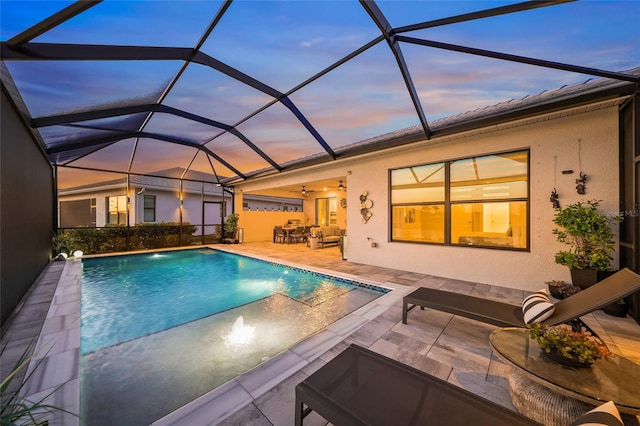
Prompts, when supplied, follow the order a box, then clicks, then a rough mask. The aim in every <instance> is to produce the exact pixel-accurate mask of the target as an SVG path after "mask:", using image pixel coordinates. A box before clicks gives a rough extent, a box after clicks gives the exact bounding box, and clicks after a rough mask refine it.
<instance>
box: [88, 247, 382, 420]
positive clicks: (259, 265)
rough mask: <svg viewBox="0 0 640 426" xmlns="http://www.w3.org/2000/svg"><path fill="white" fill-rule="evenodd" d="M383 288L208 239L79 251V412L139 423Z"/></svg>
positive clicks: (246, 367)
mask: <svg viewBox="0 0 640 426" xmlns="http://www.w3.org/2000/svg"><path fill="white" fill-rule="evenodd" d="M213 265H217V267H219V268H220V269H218V270H215V269H214V266H213ZM237 276H241V277H244V278H246V279H244V280H241V279H238V278H237ZM150 277H151V278H150ZM185 277H191V278H194V277H195V280H186V279H185ZM88 278H91V279H92V284H89V283H88ZM114 278H115V280H113V279H114ZM141 278H142V281H141V283H138V281H139V280H140V279H141ZM149 278H150V279H149ZM94 280H95V283H93V281H94ZM109 281H111V283H109ZM96 283H97V285H96ZM166 288H169V289H168V290H166ZM165 290H166V291H165ZM222 290H229V291H222ZM385 291H386V289H383V288H379V287H377V288H376V287H375V286H367V285H361V284H359V283H357V282H353V281H350V280H344V279H335V278H333V277H330V276H327V275H323V274H318V273H310V272H308V271H304V270H301V269H297V268H291V267H285V266H282V265H278V264H273V263H271V262H265V261H260V260H256V259H252V258H248V257H245V256H238V255H232V254H228V253H224V252H220V251H218V250H211V249H198V250H181V251H176V252H161V253H156V254H145V255H127V256H117V257H108V258H95V259H85V260H83V289H82V328H81V330H82V331H81V335H82V344H81V347H82V354H83V356H82V359H81V412H82V415H83V417H85V418H86V419H90V422H91V424H92V425H93V424H95V425H101V424H116V423H117V424H149V423H151V422H152V421H154V420H156V419H158V418H160V417H162V416H164V415H165V414H167V413H169V412H171V411H173V410H175V409H176V408H178V407H180V406H182V405H184V404H186V403H188V402H189V401H191V400H193V399H195V398H197V397H198V396H200V395H202V394H204V393H206V392H208V391H210V390H211V389H213V388H215V387H217V386H219V385H221V384H223V383H225V382H227V381H229V380H231V379H233V378H234V377H236V376H238V375H240V374H243V373H244V372H246V371H248V370H250V369H252V368H253V367H255V366H257V365H259V364H260V363H262V362H264V361H265V360H268V359H270V358H271V357H273V356H275V355H277V354H278V353H280V352H282V351H283V350H285V349H286V348H288V347H291V346H292V345H294V344H296V343H297V342H300V341H301V340H303V339H305V338H306V337H307V336H310V335H312V334H314V333H317V332H318V331H320V330H322V329H323V328H325V327H327V326H328V325H329V324H331V323H332V322H334V321H336V320H337V319H339V318H341V317H342V316H344V315H346V314H348V313H349V312H352V311H353V310H355V309H357V308H359V307H361V306H363V305H365V304H367V303H369V302H370V301H372V300H374V299H375V298H377V297H379V296H380V295H382V294H383V293H384V292H385ZM227 293H229V294H227ZM162 294H165V295H168V296H169V300H164V299H163V298H162V297H161V296H162ZM153 306H155V307H153ZM109 311H110V312H112V313H111V314H107V312H109ZM114 312H115V314H114ZM114 316H115V317H114ZM132 405H133V406H135V407H137V408H136V409H135V410H126V411H123V410H114V409H113V407H126V406H132Z"/></svg>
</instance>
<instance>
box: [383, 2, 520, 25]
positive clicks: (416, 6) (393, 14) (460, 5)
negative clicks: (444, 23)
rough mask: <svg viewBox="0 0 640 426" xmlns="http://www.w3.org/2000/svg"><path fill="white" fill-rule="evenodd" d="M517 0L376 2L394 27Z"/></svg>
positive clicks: (508, 3)
mask: <svg viewBox="0 0 640 426" xmlns="http://www.w3.org/2000/svg"><path fill="white" fill-rule="evenodd" d="M514 3H518V2H517V1H498V0H495V1H494V0H489V1H481V0H473V1H468V0H467V1H464V0H462V1H414V0H395V1H378V2H377V3H376V4H377V5H378V7H379V8H380V10H381V11H382V13H384V15H385V16H386V17H387V20H388V21H389V23H390V24H391V25H392V26H393V27H394V28H397V27H402V26H405V25H413V24H416V23H421V22H426V21H433V20H436V19H444V18H447V17H450V16H456V15H462V14H465V13H473V12H477V11H480V10H484V9H491V8H495V7H501V6H507V5H511V4H514Z"/></svg>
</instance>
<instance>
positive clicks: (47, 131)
mask: <svg viewBox="0 0 640 426" xmlns="http://www.w3.org/2000/svg"><path fill="white" fill-rule="evenodd" d="M40 134H41V135H42V137H43V138H44V139H45V140H46V141H47V146H48V147H49V148H52V149H55V148H60V147H64V146H66V145H74V144H77V143H80V142H85V141H87V140H91V141H98V140H101V139H103V138H108V137H113V136H118V135H120V134H121V132H115V131H109V130H96V129H86V128H83V127H73V126H49V127H43V128H41V129H40Z"/></svg>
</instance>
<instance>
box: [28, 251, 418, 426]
mask: <svg viewBox="0 0 640 426" xmlns="http://www.w3.org/2000/svg"><path fill="white" fill-rule="evenodd" d="M202 248H209V249H213V250H219V251H222V252H227V253H231V254H235V255H241V256H245V257H250V258H255V259H258V260H262V261H265V262H269V263H275V264H278V265H284V266H287V267H291V268H297V269H302V270H306V271H311V272H314V273H318V274H323V275H328V276H330V277H336V278H339V279H345V280H349V281H354V282H359V283H363V284H365V287H366V286H373V287H374V288H382V289H388V290H389V291H388V292H387V293H385V294H382V295H381V296H380V297H378V298H376V299H375V300H373V301H372V302H370V303H368V304H366V305H364V306H362V307H360V308H358V309H356V310H355V311H353V312H351V313H349V314H347V315H346V316H344V317H342V318H341V319H339V320H337V321H335V322H334V323H332V324H330V325H329V326H328V327H326V328H325V329H323V330H322V331H320V332H318V333H316V334H313V335H312V336H309V337H308V338H306V339H305V340H303V341H301V342H299V343H297V344H296V345H294V346H292V347H290V348H289V349H286V350H284V351H283V352H281V353H279V354H278V355H275V356H273V357H272V358H271V359H269V360H268V361H265V362H264V363H262V364H260V365H258V366H256V367H254V368H253V369H251V370H249V371H248V372H246V373H244V374H242V375H240V376H238V377H236V378H234V379H232V380H230V381H228V382H226V383H224V384H222V385H220V386H218V387H216V388H215V389H213V390H211V391H209V392H207V393H206V394H204V395H202V396H200V397H198V398H196V399H194V400H193V401H191V402H190V403H188V404H186V405H184V406H182V407H180V408H178V409H177V410H175V411H173V412H171V413H169V414H167V415H166V416H164V417H162V418H160V419H158V420H156V421H155V422H153V423H152V425H154V426H165V425H174V424H203V423H206V424H212V419H216V421H215V422H219V421H222V420H224V419H225V418H227V417H229V416H230V415H232V414H233V413H235V412H236V411H238V410H240V409H241V408H243V407H244V406H245V405H247V404H249V403H251V402H252V401H253V400H255V399H256V398H259V397H260V396H262V395H264V394H265V393H266V392H267V391H269V390H270V389H271V388H273V387H274V386H276V385H277V384H279V383H281V382H282V381H284V380H285V379H287V378H288V377H290V376H292V375H293V374H295V373H297V372H298V371H300V370H301V369H303V368H305V367H306V366H308V365H309V364H311V363H312V362H313V361H315V360H316V359H317V358H319V357H320V355H322V354H323V353H325V352H326V351H328V350H330V349H331V348H333V347H334V346H336V345H337V344H339V343H340V342H342V341H343V340H344V339H346V338H347V337H348V336H350V335H351V334H352V333H354V332H355V331H357V330H358V329H360V328H361V327H362V326H364V325H365V324H367V323H368V322H369V321H371V320H373V319H375V318H376V317H378V316H379V315H380V314H382V313H383V312H385V311H386V310H387V309H389V308H390V307H391V306H393V305H396V304H398V303H400V301H401V299H402V297H403V296H404V295H405V294H406V293H407V292H408V291H409V290H411V287H407V286H403V285H400V284H396V283H389V282H386V283H381V282H378V281H375V280H365V279H363V278H362V277H357V276H355V275H351V274H345V273H340V272H336V271H332V270H327V269H323V268H318V267H312V266H307V265H300V264H297V263H295V262H287V261H284V260H280V259H273V258H269V257H267V256H260V255H254V254H251V255H247V254H246V253H239V252H235V251H234V250H232V249H227V248H225V247H222V248H221V247H218V246H210V245H204V246H196V247H185V248H172V249H167V250H145V251H136V252H127V253H117V254H116V253H114V254H107V255H96V256H86V257H87V258H89V257H105V256H114V255H123V254H125V255H127V254H142V253H149V252H157V251H170V250H193V249H202ZM81 274H82V271H81V260H80V259H74V258H70V259H68V260H67V261H66V262H65V266H64V269H63V271H62V274H61V276H60V279H59V282H58V285H57V287H56V291H55V294H54V296H53V299H52V301H51V305H50V307H49V311H48V313H47V316H46V319H45V323H44V325H43V328H42V331H41V333H40V336H39V338H38V343H37V345H36V351H35V353H36V355H35V356H34V359H33V360H32V362H31V364H30V366H29V370H28V371H32V370H33V369H34V368H35V365H36V364H37V363H38V362H40V365H39V366H38V368H37V369H36V370H35V371H34V373H33V377H32V379H31V380H30V382H29V383H28V384H27V386H26V390H27V393H26V394H27V395H28V398H31V399H36V398H43V397H45V396H47V395H48V394H49V393H50V392H51V391H52V390H54V389H57V390H56V392H55V393H54V394H52V395H51V397H50V398H51V399H52V400H51V399H49V400H48V402H49V403H51V404H52V405H55V406H57V407H61V408H63V409H64V410H67V411H69V412H71V413H79V412H80V359H81V355H80V288H81ZM27 374H28V373H27ZM56 416H60V417H61V418H62V422H61V423H60V424H64V425H74V426H75V425H79V424H80V423H81V420H80V419H79V418H78V417H75V416H71V415H69V414H65V413H56ZM215 422H214V424H215ZM52 424H53V423H52Z"/></svg>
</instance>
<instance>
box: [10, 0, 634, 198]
mask: <svg viewBox="0 0 640 426" xmlns="http://www.w3.org/2000/svg"><path fill="white" fill-rule="evenodd" d="M1 7H2V13H1V14H0V17H1V18H0V19H1V22H0V24H1V25H0V31H1V39H2V46H1V49H2V50H1V57H2V87H3V91H4V92H5V94H6V95H7V96H8V97H9V99H10V100H11V101H12V102H13V104H14V105H15V106H16V108H17V109H18V110H19V112H20V113H21V114H22V116H23V119H24V122H25V124H26V125H27V126H28V127H29V129H30V130H31V132H32V133H33V135H34V137H35V138H36V140H37V141H38V142H39V143H40V144H41V146H42V149H43V150H44V152H45V153H46V155H47V156H48V158H49V160H50V161H51V163H52V164H55V165H58V166H67V169H66V170H70V171H77V173H71V172H70V173H68V174H67V175H65V176H63V174H62V173H60V174H59V181H60V182H59V185H60V186H61V187H64V186H72V185H77V184H78V182H77V181H74V179H76V178H77V177H80V178H81V179H83V180H90V179H91V178H90V177H89V176H90V174H91V173H93V174H94V175H96V176H97V175H101V174H102V175H103V174H104V173H105V172H121V173H137V174H154V173H157V172H158V171H160V170H166V169H172V168H175V167H180V168H181V169H182V170H183V173H182V176H183V177H184V178H189V176H190V175H189V174H190V172H192V171H193V172H199V173H206V174H207V175H209V176H210V179H208V181H210V182H216V183H218V182H220V183H223V184H233V183H234V182H238V181H241V180H246V179H250V178H252V177H257V176H263V175H266V174H272V173H278V172H282V171H286V170H291V169H294V168H299V167H303V166H305V165H310V164H317V163H322V162H330V161H334V160H336V159H338V158H343V157H346V156H349V155H355V154H357V153H362V152H366V151H367V150H375V149H378V148H379V145H376V144H367V143H366V141H368V140H371V139H372V138H379V137H380V135H386V134H392V135H393V134H394V133H393V132H397V131H398V130H399V129H408V128H411V129H414V131H413V133H412V134H413V135H414V137H413V138H412V139H406V142H409V141H413V140H415V135H416V134H417V136H418V137H420V138H422V139H425V138H426V139H429V138H432V137H434V136H437V135H438V132H446V131H447V128H446V126H445V127H443V126H440V127H438V126H433V123H434V122H437V120H439V119H443V118H445V117H450V116H454V115H456V114H462V113H464V112H466V111H471V110H474V109H478V108H483V107H485V106H487V105H493V104H496V103H499V102H503V101H508V100H510V99H521V98H524V97H527V96H531V95H535V94H538V93H541V92H544V91H545V90H551V89H556V88H560V87H563V86H566V85H572V84H578V83H581V82H584V81H586V80H588V79H591V78H594V77H596V78H597V77H600V78H608V79H613V80H615V81H620V82H631V83H636V84H637V83H640V77H639V76H638V73H637V72H635V73H632V72H629V71H628V70H631V69H632V68H634V67H638V65H640V26H639V25H637V23H638V22H640V2H629V1H578V2H573V1H535V2H508V1H456V2H448V1H424V0H416V1H380V2H374V1H365V0H361V1H355V0H353V1H282V0H278V1H201V0H199V1H104V2H102V1H79V2H48V1H38V2H33V1H4V0H3V1H2V3H1ZM636 90H637V88H636ZM415 129H417V132H416V131H415ZM390 137H392V136H390ZM400 139H401V138H400ZM199 176H201V174H199ZM96 179H98V178H96ZM65 180H66V182H65Z"/></svg>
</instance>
